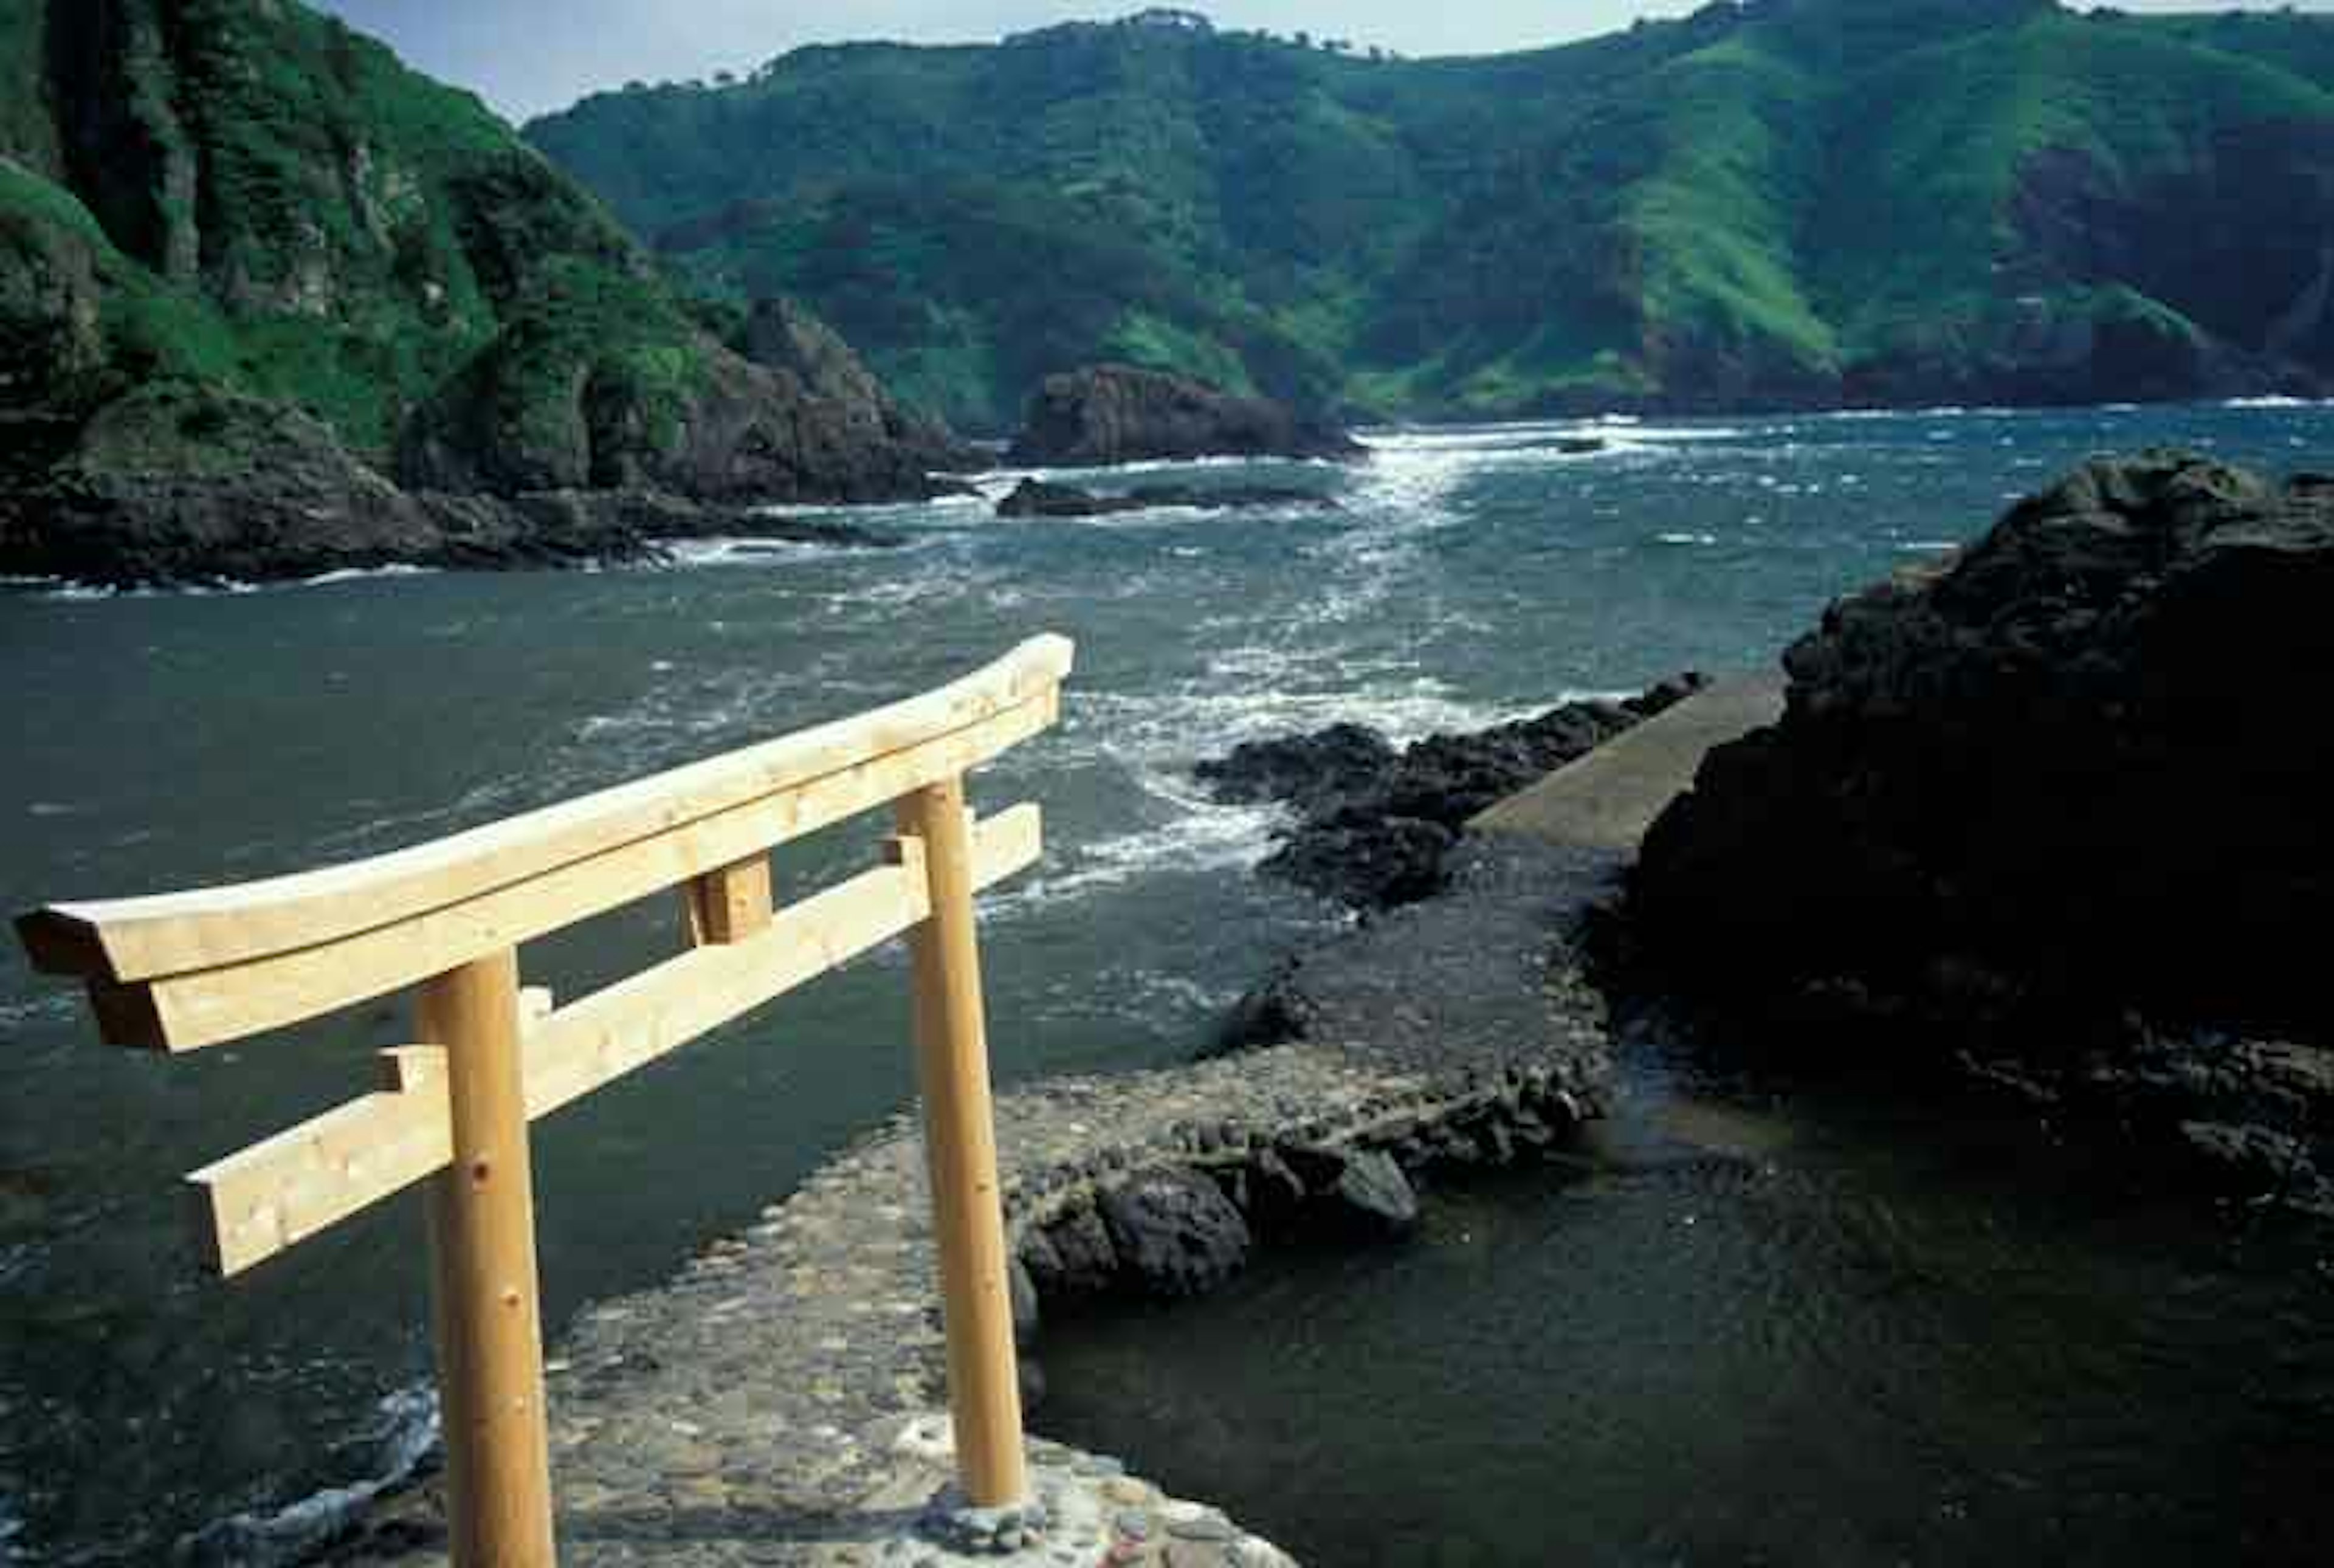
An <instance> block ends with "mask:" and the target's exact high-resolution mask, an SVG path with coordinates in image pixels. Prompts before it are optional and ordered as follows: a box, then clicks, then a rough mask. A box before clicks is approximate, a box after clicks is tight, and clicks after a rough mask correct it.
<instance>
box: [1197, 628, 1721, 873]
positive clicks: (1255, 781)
mask: <svg viewBox="0 0 2334 1568" xmlns="http://www.w3.org/2000/svg"><path fill="white" fill-rule="evenodd" d="M1701 685H1702V678H1701V677H1700V676H1695V675H1689V676H1685V677H1683V678H1680V679H1678V680H1674V681H1668V682H1664V684H1663V685H1661V686H1657V687H1655V688H1653V689H1651V690H1650V691H1647V692H1645V693H1644V694H1643V695H1641V696H1638V697H1631V698H1629V699H1627V700H1626V701H1625V702H1618V703H1613V702H1581V703H1567V704H1566V705H1565V706H1563V707H1557V708H1551V709H1550V710H1548V712H1547V713H1544V714H1541V715H1540V716H1539V717H1537V718H1530V719H1524V720H1521V721H1519V722H1517V723H1514V724H1503V725H1495V726H1492V727H1491V728H1489V729H1485V730H1479V731H1477V732H1476V733H1474V734H1472V735H1437V736H1429V737H1428V738H1426V739H1424V740H1422V741H1419V742H1418V743H1416V744H1415V745H1413V746H1410V747H1408V748H1407V749H1405V750H1403V751H1402V752H1399V753H1397V752H1396V751H1395V750H1394V747H1393V746H1392V745H1391V744H1390V743H1388V741H1387V740H1386V738H1385V737H1384V736H1382V735H1380V734H1378V733H1377V732H1376V731H1375V730H1373V729H1369V728H1367V727H1365V726H1360V725H1353V724H1340V725H1332V726H1329V727H1328V728H1326V729H1323V730H1319V731H1316V732H1315V733H1314V734H1312V735H1307V736H1288V737H1285V738H1281V739H1277V740H1268V741H1247V742H1243V743H1242V744H1241V745H1239V746H1235V747H1234V748H1233V749H1232V751H1231V753H1230V755H1227V756H1223V757H1220V758H1216V759H1213V760H1210V761H1206V762H1202V763H1201V764H1200V765H1199V766H1198V767H1197V769H1196V770H1195V772H1196V773H1197V774H1198V776H1199V778H1200V779H1201V782H1202V783H1204V784H1207V785H1208V786H1209V788H1210V790H1211V791H1212V792H1213V793H1214V794H1215V795H1216V797H1217V798H1218V799H1219V800H1226V801H1242V802H1257V801H1272V800H1279V801H1286V802H1288V803H1289V804H1290V805H1291V806H1293V807H1295V808H1296V810H1297V813H1298V817H1299V821H1298V823H1297V827H1296V828H1295V829H1294V830H1293V831H1292V832H1290V833H1289V834H1288V838H1287V841H1286V842H1284V843H1283V844H1282V845H1281V847H1280V848H1279V849H1278V850H1277V851H1275V852H1274V853H1273V854H1272V855H1271V856H1270V857H1269V858H1268V859H1267V860H1266V861H1264V863H1263V865H1262V866H1261V867H1259V870H1262V871H1266V872H1268V873H1269V874H1271V875H1274V876H1278V877H1283V878H1286V879H1287V880H1290V881H1293V882H1295V883H1297V885H1298V886H1300V887H1305V888H1309V889H1311V890H1314V891H1315V892H1317V893H1321V894H1323V895H1324V896H1326V897H1330V898H1335V899H1340V900H1342V901H1343V902H1345V903H1348V904H1351V905H1353V906H1355V908H1357V909H1384V908H1386V907H1388V906H1391V905H1395V904H1403V903H1408V902H1411V901H1412V900H1413V899H1423V898H1425V897H1427V896H1429V895H1430V894H1432V893H1433V892H1434V891H1436V890H1438V889H1439V888H1440V887H1442V880H1443V879H1442V864H1443V859H1444V857H1445V855H1447V854H1448V852H1449V851H1450V850H1451V848H1452V845H1453V844H1455V843H1456V842H1458V840H1459V835H1460V833H1461V830H1462V829H1463V828H1464V827H1465V826H1466V824H1467V822H1468V820H1469V819H1470V818H1471V817H1473V816H1475V815H1476V814H1477V813H1480V812H1482V811H1484V810H1485V809H1487V808H1489V807H1490V806H1491V805H1493V804H1495V803H1498V802H1500V801H1501V800H1504V799H1505V798H1507V797H1508V796H1509V795H1511V794H1514V793H1515V792H1516V791H1518V790H1519V789H1522V788H1524V787H1526V786H1527V785H1529V784H1533V783H1536V782H1537V781H1538V780H1539V779H1540V778H1541V777H1542V776H1544V775H1545V774H1549V773H1551V772H1553V771H1555V770H1556V769H1557V768H1559V767H1561V766H1563V765H1565V764H1566V763H1568V762H1571V761H1573V760H1575V759H1576V758H1578V757H1581V756H1584V755H1587V753H1588V752H1589V751H1591V750H1593V749H1594V748H1595V747H1596V746H1599V745H1601V744H1603V743H1604V742H1605V741H1607V740H1609V739H1611V738H1612V737H1613V736H1616V735H1618V734H1620V733H1621V732H1622V731H1623V730H1625V729H1627V728H1629V727H1630V726H1633V725H1635V724H1636V723H1637V722H1638V721H1640V720H1641V719H1645V718H1650V717H1653V716H1654V714H1656V713H1659V712H1661V711H1662V710H1663V709H1664V708H1666V707H1670V706H1671V705H1672V704H1673V703H1675V702H1677V701H1679V700H1681V699H1682V698H1683V697H1687V696H1689V695H1691V694H1692V693H1693V691H1695V690H1696V689H1698V688H1700V687H1701Z"/></svg>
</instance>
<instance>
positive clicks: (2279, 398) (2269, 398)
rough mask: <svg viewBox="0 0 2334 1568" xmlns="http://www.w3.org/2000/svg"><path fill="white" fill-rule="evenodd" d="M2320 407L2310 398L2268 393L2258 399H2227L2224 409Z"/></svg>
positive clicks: (2224, 400) (2222, 403) (2224, 401)
mask: <svg viewBox="0 0 2334 1568" xmlns="http://www.w3.org/2000/svg"><path fill="white" fill-rule="evenodd" d="M2317 406H2318V405H2317V404H2315V403H2313V402H2311V401H2310V399H2308V398H2291V397H2288V396H2286V395H2285V394H2284V393H2282V392H2266V393H2263V394H2262V395H2261V396H2260V397H2257V398H2226V399H2222V402H2221V407H2223V409H2311V408H2316V407H2317Z"/></svg>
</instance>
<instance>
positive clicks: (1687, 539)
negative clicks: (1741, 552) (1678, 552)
mask: <svg viewBox="0 0 2334 1568" xmlns="http://www.w3.org/2000/svg"><path fill="white" fill-rule="evenodd" d="M1717 543H1718V535H1717V534H1675V533H1673V534H1654V544H1698V545H1706V544H1717Z"/></svg>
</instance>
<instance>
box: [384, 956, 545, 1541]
mask: <svg viewBox="0 0 2334 1568" xmlns="http://www.w3.org/2000/svg"><path fill="white" fill-rule="evenodd" d="M415 1022H416V1024H417V1025H418V1030H419V1033H420V1037H421V1039H422V1040H423V1041H424V1042H425V1043H427V1044H434V1045H439V1046H442V1047H444V1049H445V1053H446V1078H447V1098H448V1107H449V1111H450V1114H451V1118H452V1121H453V1156H454V1158H453V1163H452V1164H450V1165H449V1166H448V1167H447V1168H446V1169H444V1170H443V1171H441V1172H439V1174H438V1175H437V1176H435V1177H433V1178H431V1179H430V1203H429V1218H430V1227H429V1239H430V1252H431V1255H432V1261H433V1263H434V1265H435V1268H434V1279H433V1282H432V1283H433V1285H434V1287H435V1288H434V1294H433V1300H432V1305H433V1309H434V1312H433V1315H434V1318H435V1322H436V1326H437V1333H438V1394H439V1419H440V1422H441V1424H442V1426H443V1428H444V1431H445V1437H446V1477H447V1490H448V1514H449V1518H448V1525H449V1528H450V1532H451V1537H452V1539H451V1555H452V1557H453V1561H454V1563H455V1564H456V1568H553V1564H554V1562H555V1558H554V1554H553V1548H552V1534H551V1461H550V1442H549V1437H548V1429H547V1425H546V1422H545V1410H544V1394H543V1325H542V1316H541V1310H540V1307H539V1305H538V1303H537V1301H536V1281H535V1202H534V1195H533V1187H532V1178H531V1176H530V1172H529V1169H528V1162H527V1147H526V1090H525V1086H524V1082H523V1080H522V1076H521V1073H522V1068H521V1063H520V1057H519V991H518V955H517V953H516V951H515V950H513V949H511V948H505V949H504V950H503V951H501V952H499V953H496V954H493V955H491V956H489V957H484V958H478V959H476V960H474V961H472V962H470V963H468V964H465V965H463V966H462V967H459V968H458V969H453V970H449V971H448V972H447V973H446V974H443V975H440V976H438V977H437V978H435V979H433V980H430V981H428V982H426V983H425V984H424V985H423V986H422V987H421V989H420V994H419V1004H418V1005H417V1008H416V1019H415Z"/></svg>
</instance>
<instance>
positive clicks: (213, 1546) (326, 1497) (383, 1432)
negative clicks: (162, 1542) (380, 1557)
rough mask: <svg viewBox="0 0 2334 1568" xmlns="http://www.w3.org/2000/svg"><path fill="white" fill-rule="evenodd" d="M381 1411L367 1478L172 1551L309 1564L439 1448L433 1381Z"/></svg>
mask: <svg viewBox="0 0 2334 1568" xmlns="http://www.w3.org/2000/svg"><path fill="white" fill-rule="evenodd" d="M377 1411H378V1419H377V1420H376V1422H375V1424H374V1427H373V1429H371V1431H370V1432H368V1433H367V1434H365V1436H364V1437H363V1438H361V1439H360V1441H363V1442H369V1443H371V1444H372V1445H373V1450H374V1462H373V1467H372V1468H371V1473H370V1474H368V1475H367V1476H365V1477H363V1478H362V1479H360V1480H356V1481H352V1482H350V1483H348V1484H347V1485H345V1486H327V1487H325V1488H323V1490H321V1491H318V1492H313V1493H311V1494H309V1495H308V1496H305V1497H303V1498H301V1499H300V1500H299V1501H298V1502H296V1503H292V1504H289V1505H286V1506H285V1507H282V1508H278V1509H276V1510H275V1511H274V1512H273V1513H260V1512H252V1513H244V1514H236V1515H232V1516H230V1517H228V1518H225V1519H221V1520H219V1521H217V1523H215V1524H211V1525H205V1526H203V1528H201V1529H200V1530H198V1531H196V1532H194V1533H193V1534H189V1535H187V1536H184V1537H182V1538H181V1539H180V1540H179V1541H178V1545H177V1547H176V1549H175V1551H174V1553H173V1556H174V1557H175V1558H176V1560H177V1561H178V1562H180V1563H191V1564H197V1565H201V1564H208V1563H219V1564H227V1563H234V1564H236V1568H275V1565H276V1564H278V1563H298V1562H304V1561H306V1560H307V1559H308V1558H309V1556H310V1555H311V1554H313V1552H314V1551H315V1550H316V1548H318V1547H320V1546H322V1545H323V1544H325V1543H326V1542H328V1541H330V1540H331V1539H332V1538H333V1536H335V1535H337V1534H340V1533H341V1532H342V1530H344V1529H346V1528H347V1527H348V1525H350V1523H351V1522H352V1521H353V1520H354V1519H355V1518H356V1517H357V1515H359V1514H361V1513H362V1512H363V1510H364V1509H365V1507H366V1506H367V1505H370V1504H371V1502H372V1500H373V1499H374V1498H376V1497H378V1496H381V1494H382V1493H384V1492H387V1491H389V1490H391V1488H392V1487H396V1486H402V1485H404V1484H405V1482H406V1481H407V1480H409V1479H410V1478H411V1477H412V1475H413V1473H414V1472H415V1471H416V1470H418V1469H420V1467H421V1461H422V1460H423V1459H424V1458H426V1457H429V1452H430V1450H431V1449H433V1448H436V1447H437V1446H438V1396H437V1393H436V1392H435V1391H434V1390H431V1389H430V1388H429V1387H428V1386H427V1385H421V1386H417V1387H414V1388H410V1389H400V1390H398V1391H396V1392H395V1393H392V1394H390V1395H388V1396H386V1397H385V1398H383V1399H382V1400H381V1403H380V1405H379V1406H378V1407H377Z"/></svg>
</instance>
